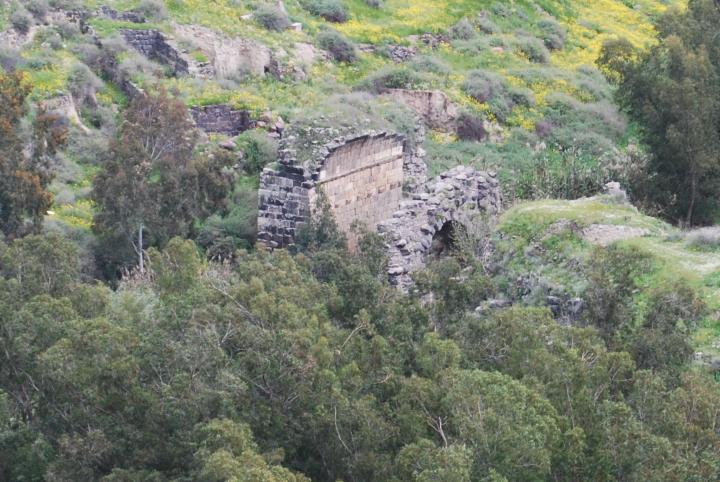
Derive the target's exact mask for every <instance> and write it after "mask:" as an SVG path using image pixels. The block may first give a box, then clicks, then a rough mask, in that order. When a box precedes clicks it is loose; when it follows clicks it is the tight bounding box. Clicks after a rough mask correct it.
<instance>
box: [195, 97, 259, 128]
mask: <svg viewBox="0 0 720 482" xmlns="http://www.w3.org/2000/svg"><path fill="white" fill-rule="evenodd" d="M190 114H191V115H192V118H193V120H194V121H195V124H196V125H197V127H198V128H199V129H200V130H202V131H205V132H214V133H218V134H225V135H228V136H236V135H238V134H240V133H241V132H244V131H246V130H248V129H252V128H253V127H255V123H254V122H253V120H252V119H251V118H250V113H249V112H248V111H246V110H239V109H233V108H232V106H230V105H228V104H216V105H207V106H202V107H193V108H191V109H190Z"/></svg>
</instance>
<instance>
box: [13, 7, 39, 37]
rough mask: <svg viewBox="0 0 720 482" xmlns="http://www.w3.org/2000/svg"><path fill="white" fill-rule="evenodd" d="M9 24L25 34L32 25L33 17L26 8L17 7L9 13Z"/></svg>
mask: <svg viewBox="0 0 720 482" xmlns="http://www.w3.org/2000/svg"><path fill="white" fill-rule="evenodd" d="M10 24H11V25H12V26H13V28H14V29H15V30H17V31H18V32H20V33H21V34H26V33H28V32H29V31H30V27H32V25H33V18H32V16H31V15H30V14H29V13H28V11H27V10H25V9H24V8H18V9H16V10H15V11H14V12H13V13H12V14H11V15H10Z"/></svg>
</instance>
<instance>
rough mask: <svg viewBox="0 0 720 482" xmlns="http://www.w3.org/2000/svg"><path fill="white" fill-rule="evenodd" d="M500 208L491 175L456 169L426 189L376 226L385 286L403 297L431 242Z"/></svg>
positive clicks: (498, 196)
mask: <svg viewBox="0 0 720 482" xmlns="http://www.w3.org/2000/svg"><path fill="white" fill-rule="evenodd" d="M501 208H502V196H501V194H500V188H499V184H498V181H497V179H496V177H495V174H494V173H492V172H489V173H488V172H480V171H476V170H475V169H472V168H469V167H464V166H458V167H456V168H454V169H451V170H450V171H447V172H445V173H443V174H441V175H440V176H438V177H437V178H435V179H434V180H433V181H431V182H429V183H427V184H425V185H424V186H423V187H422V189H421V190H420V191H419V192H416V193H415V194H414V195H413V198H412V200H408V201H404V202H402V203H400V209H399V210H398V211H396V212H395V213H394V214H393V217H392V218H390V219H388V220H387V221H384V222H383V223H381V224H380V225H379V226H378V231H379V232H380V233H381V234H382V235H383V236H384V237H385V240H386V242H387V249H388V256H389V258H390V262H389V265H388V277H389V279H390V282H391V283H393V284H394V285H397V286H398V287H399V288H400V289H402V290H404V291H406V290H407V289H409V287H410V286H411V284H412V278H411V274H412V273H413V272H414V271H416V270H417V269H419V268H421V267H422V266H424V264H425V261H426V259H427V257H428V256H429V255H430V254H431V249H432V246H433V239H437V238H438V236H441V237H442V236H444V235H445V234H446V233H443V230H446V231H447V230H448V226H452V225H453V224H460V225H463V224H467V223H469V222H470V221H471V220H472V219H473V217H474V215H475V214H478V213H486V214H489V215H491V216H494V215H495V214H497V213H498V212H499V211H500V209H501Z"/></svg>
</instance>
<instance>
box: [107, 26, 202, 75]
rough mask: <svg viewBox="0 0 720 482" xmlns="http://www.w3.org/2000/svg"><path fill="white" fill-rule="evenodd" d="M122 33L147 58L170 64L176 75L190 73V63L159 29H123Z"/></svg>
mask: <svg viewBox="0 0 720 482" xmlns="http://www.w3.org/2000/svg"><path fill="white" fill-rule="evenodd" d="M120 34H121V35H122V36H123V38H124V39H125V41H126V42H127V43H128V44H129V45H130V46H131V47H132V48H134V49H135V50H137V51H138V52H140V53H141V54H143V55H144V56H146V57H147V58H149V59H152V60H156V61H158V62H160V63H161V64H163V65H167V66H169V67H170V68H171V69H172V71H173V74H174V75H186V74H187V73H188V71H189V69H188V63H187V62H186V61H185V59H183V58H182V57H181V56H180V54H179V53H178V51H177V50H175V49H174V48H172V47H171V46H170V44H168V43H167V41H166V39H165V36H164V35H163V34H162V33H160V32H159V31H158V30H140V29H138V30H136V29H121V30H120Z"/></svg>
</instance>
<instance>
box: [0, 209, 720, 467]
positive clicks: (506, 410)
mask: <svg viewBox="0 0 720 482" xmlns="http://www.w3.org/2000/svg"><path fill="white" fill-rule="evenodd" d="M333 232H334V228H333V227H332V222H331V221H330V220H325V221H323V222H321V223H318V224H317V225H313V226H311V228H310V229H309V231H308V233H307V234H306V236H307V241H308V244H307V245H308V246H311V247H312V248H311V249H308V250H306V251H305V252H303V253H301V254H297V255H294V256H292V255H290V254H288V253H285V252H275V253H264V252H254V253H247V252H243V251H239V252H238V253H237V254H236V258H235V260H236V262H235V263H232V264H231V263H227V262H224V263H216V262H209V261H207V260H205V259H204V258H203V257H202V256H201V255H200V253H199V251H198V248H197V247H196V246H195V244H194V243H193V242H192V241H188V240H182V239H180V238H172V239H171V240H169V242H168V243H166V245H165V247H164V249H162V250H159V249H156V248H150V249H149V250H148V253H147V270H146V273H145V275H144V276H135V277H131V278H127V279H125V280H124V281H122V282H121V283H120V285H119V286H118V289H117V290H115V291H111V290H109V289H107V288H106V287H104V286H102V285H97V284H92V283H88V282H86V281H83V279H82V275H81V260H80V259H79V256H78V253H77V250H76V249H75V248H74V246H73V245H72V243H69V242H68V241H66V240H64V239H63V238H61V237H59V236H54V235H47V236H29V237H26V238H24V239H21V240H18V241H16V242H14V243H12V244H11V245H8V246H5V245H2V247H0V267H1V268H0V296H1V297H2V299H1V300H0V357H1V359H0V361H1V362H0V479H2V480H42V479H45V480H103V481H130V480H132V481H171V480H172V481H184V480H188V481H189V480H199V481H225V480H248V481H255V480H268V481H302V480H318V481H335V480H346V481H364V480H389V481H392V480H395V481H435V480H442V481H489V480H493V481H502V480H506V481H515V480H518V481H519V480H523V481H525V480H538V481H551V480H552V481H578V480H588V481H589V480H592V481H598V480H601V481H613V480H638V481H639V480H662V481H666V480H667V481H674V480H677V481H688V480H716V479H717V477H718V475H720V474H719V470H720V439H719V438H718V433H717V431H716V429H715V427H717V426H718V422H720V419H719V417H720V386H719V385H718V384H717V383H715V382H714V381H713V380H712V378H711V377H710V376H709V375H707V374H705V373H703V372H702V370H700V369H697V368H691V366H690V364H689V361H690V360H689V358H690V352H689V351H688V349H687V347H689V344H688V343H689V340H690V338H689V337H690V335H691V333H692V326H693V323H694V322H695V320H697V318H698V317H700V316H701V314H702V313H703V312H704V307H703V305H702V303H701V302H700V301H699V297H698V294H697V293H696V292H695V291H694V289H693V288H691V287H690V286H687V285H686V284H683V283H681V282H678V283H677V284H676V285H672V286H668V288H667V289H661V290H657V291H653V292H652V293H648V294H647V296H645V297H643V301H642V303H640V304H638V302H637V301H636V299H635V298H634V297H633V296H634V293H633V291H634V290H633V289H628V290H625V291H621V292H616V291H615V290H612V289H609V288H608V286H610V287H612V286H614V284H617V283H623V284H625V283H627V282H628V280H635V279H637V278H638V277H639V276H642V275H643V273H644V270H645V269H646V266H647V263H644V262H643V258H642V255H641V254H639V253H636V252H634V251H632V250H627V249H623V248H598V251H597V252H596V254H595V255H593V256H592V257H591V258H590V259H589V260H588V261H587V265H586V266H585V268H584V270H585V271H586V273H587V278H588V280H589V287H588V293H587V294H586V298H587V299H588V300H589V303H590V304H591V305H592V308H590V309H589V310H588V313H587V317H586V320H585V324H581V325H580V326H566V325H560V324H558V323H557V322H556V321H555V320H554V319H553V318H552V316H551V314H550V312H549V311H548V309H547V308H536V307H523V306H517V307H512V308H507V309H499V310H495V311H491V312H488V313H485V314H483V315H479V314H477V313H475V312H474V307H475V306H477V304H478V303H480V302H481V301H482V300H483V299H485V298H487V297H488V296H491V295H492V294H493V293H494V292H496V291H497V290H499V289H500V287H498V286H496V285H495V284H494V280H493V279H492V278H490V277H489V275H487V274H486V273H485V271H484V270H483V269H482V267H481V266H480V265H479V263H478V261H477V260H476V259H475V260H474V259H472V258H471V257H469V256H468V255H467V254H463V255H462V256H458V253H451V255H449V256H447V257H444V258H441V259H438V260H437V261H436V262H435V263H434V264H433V265H431V266H430V267H429V268H428V270H427V271H426V272H425V273H421V274H418V281H419V288H418V291H417V293H415V294H412V295H410V296H407V295H401V294H400V293H398V292H397V291H396V290H395V289H394V288H393V287H391V286H388V285H387V283H386V282H385V281H384V280H383V279H382V278H381V277H379V276H378V274H379V273H380V272H381V271H382V270H381V267H382V266H383V260H382V259H381V258H382V255H381V251H378V250H377V239H375V238H374V237H373V235H370V234H365V236H364V237H363V238H362V239H361V240H360V242H359V247H360V254H351V253H348V252H347V251H345V250H344V249H343V248H342V246H341V245H339V244H338V243H337V242H335V241H333V242H327V241H328V239H333V236H329V235H328V233H333ZM314 235H317V236H319V239H314ZM48 259H52V260H54V261H53V264H48V263H47V262H46V260H48ZM630 284H631V285H632V283H630ZM427 293H433V298H432V300H431V301H429V300H428V299H427V296H426V295H427ZM423 299H424V301H422V300H423ZM611 303H612V304H614V305H616V308H615V309H613V310H611V311H608V310H607V309H603V307H605V306H607V305H608V304H611ZM631 320H633V321H631Z"/></svg>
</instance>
